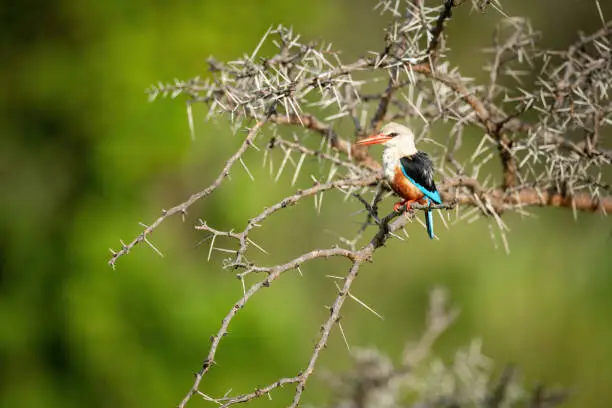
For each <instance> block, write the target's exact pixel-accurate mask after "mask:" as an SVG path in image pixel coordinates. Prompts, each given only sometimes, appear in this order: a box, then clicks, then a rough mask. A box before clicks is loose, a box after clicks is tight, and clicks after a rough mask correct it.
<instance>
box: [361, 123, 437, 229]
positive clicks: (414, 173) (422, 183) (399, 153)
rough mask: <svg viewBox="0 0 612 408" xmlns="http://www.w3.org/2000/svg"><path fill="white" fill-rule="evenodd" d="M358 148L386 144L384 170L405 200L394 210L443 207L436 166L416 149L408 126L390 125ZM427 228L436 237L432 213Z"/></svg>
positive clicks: (427, 212) (390, 183)
mask: <svg viewBox="0 0 612 408" xmlns="http://www.w3.org/2000/svg"><path fill="white" fill-rule="evenodd" d="M357 144H358V145H366V146H368V145H375V144H383V145H384V151H383V169H384V175H385V178H386V179H387V181H388V182H389V185H390V186H391V188H392V189H393V191H395V193H396V194H397V195H399V196H400V197H401V198H402V201H399V202H397V203H395V205H394V206H393V210H394V211H396V212H397V211H399V209H400V208H401V207H402V206H403V205H406V209H408V210H410V204H412V203H414V202H416V203H419V204H430V202H433V203H435V204H442V198H441V197H440V193H439V192H438V189H437V188H436V184H435V183H434V178H433V176H434V166H433V163H432V161H431V159H430V158H429V156H428V155H427V153H425V152H422V151H419V150H417V148H416V146H415V144H414V134H413V133H412V131H411V130H410V129H409V128H407V127H406V126H403V125H400V124H399V123H394V122H389V123H387V124H386V125H384V126H383V127H382V129H381V130H380V132H379V133H376V134H374V135H371V136H368V137H366V138H364V139H361V140H359V141H357ZM425 225H426V226H427V234H428V235H429V238H431V239H433V238H434V229H433V214H432V211H431V210H430V209H428V210H425Z"/></svg>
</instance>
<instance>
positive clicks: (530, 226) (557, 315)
mask: <svg viewBox="0 0 612 408" xmlns="http://www.w3.org/2000/svg"><path fill="white" fill-rule="evenodd" d="M506 3H511V2H509V1H507V2H506ZM591 3H593V4H591ZM372 6H373V3H372V2H369V1H365V0H361V1H351V0H342V1H339V0H338V1H333V2H332V1H324V0H313V1H311V2H308V4H306V3H305V2H296V1H293V2H292V1H280V0H266V1H259V2H255V1H246V0H244V1H239V0H226V1H199V2H198V1H180V2H173V3H172V2H162V1H156V2H145V1H142V0H140V1H129V2H123V1H108V2H97V3H96V2H74V1H58V2H54V3H53V4H52V2H40V3H38V2H35V1H30V2H22V3H19V2H14V3H11V4H6V5H3V10H2V11H0V16H1V17H0V18H1V19H2V21H0V22H1V23H2V24H1V25H0V27H1V28H0V30H1V31H2V46H1V48H0V57H1V58H0V59H1V60H2V61H3V62H2V64H0V78H1V79H0V107H1V109H0V131H1V137H0V180H1V182H2V187H3V194H2V195H1V196H0V209H1V211H0V243H1V246H0V250H1V252H0V268H1V269H0V324H1V326H2V328H1V329H0V405H1V406H3V407H4V406H6V407H16V406H20V407H41V406H45V407H60V406H61V407H81V406H92V407H94V406H96V407H128V406H159V407H168V406H175V405H176V404H177V403H178V401H179V400H180V399H181V398H182V397H183V395H184V393H185V392H186V391H187V389H188V387H190V386H191V383H192V379H193V377H192V372H193V371H196V370H197V369H198V366H199V364H200V362H201V361H202V360H203V358H204V357H205V355H206V353H207V351H208V345H209V336H210V335H212V334H213V333H214V332H216V330H217V329H218V326H219V324H220V322H221V319H222V317H223V316H224V315H225V313H226V311H227V310H228V309H229V307H230V306H231V304H232V303H233V302H234V301H235V300H236V299H237V298H238V297H239V296H240V294H241V291H242V289H241V287H240V284H239V282H237V281H236V279H235V278H234V276H233V275H232V274H230V273H228V272H225V271H222V270H221V268H220V265H221V261H222V258H223V254H222V253H216V254H214V256H213V259H212V260H211V261H210V262H207V255H208V245H207V244H206V243H204V244H202V245H198V242H199V241H201V240H202V239H203V238H204V237H203V236H202V234H199V233H197V232H196V231H193V228H192V226H193V224H194V223H195V222H196V220H197V219H198V218H200V217H201V218H205V219H207V220H208V221H209V223H211V225H215V226H218V227H219V228H232V227H236V228H240V227H242V226H244V220H246V219H248V217H250V216H253V215H255V214H257V213H258V212H259V211H261V209H262V208H263V207H264V206H266V205H270V204H273V203H274V202H276V201H277V200H278V199H280V198H282V197H283V196H285V195H287V194H288V193H289V192H290V191H291V189H290V187H289V186H288V184H289V183H288V182H289V180H290V177H291V176H290V175H289V174H286V175H284V176H283V177H282V178H281V182H279V183H277V184H275V183H273V181H272V179H271V178H270V177H269V175H268V174H267V173H266V171H264V169H262V168H261V166H260V165H259V164H260V162H261V157H260V156H259V155H257V154H254V153H249V155H247V161H249V163H250V164H251V166H250V167H251V169H252V171H253V173H254V176H255V177H256V183H251V182H250V180H249V178H248V177H247V175H246V174H245V173H244V172H242V171H241V170H240V169H239V168H237V170H235V171H234V173H233V178H232V180H231V181H230V182H228V183H227V184H226V185H224V186H223V187H222V188H221V189H219V190H218V191H217V192H215V194H214V195H213V196H211V197H210V198H209V199H207V200H206V201H205V202H202V203H200V204H198V205H196V206H194V207H193V208H192V209H191V211H190V214H189V218H188V219H187V222H185V223H182V222H181V221H180V219H178V218H176V219H172V220H169V221H168V222H167V223H166V224H165V225H163V226H162V227H161V228H160V229H159V230H158V231H156V232H155V234H153V236H152V239H153V240H154V242H155V244H156V245H157V246H158V247H159V248H160V249H162V251H163V252H164V255H165V257H164V258H160V257H159V256H157V255H156V254H155V253H154V252H153V251H151V250H150V249H148V248H147V247H145V246H141V247H138V248H137V249H136V250H135V251H133V253H131V254H130V255H129V256H127V257H125V258H123V259H121V261H120V262H119V265H118V271H117V272H113V271H112V270H111V269H110V268H109V267H108V266H107V263H106V262H107V257H108V252H107V250H106V248H108V247H114V248H117V247H118V243H119V239H124V240H126V241H127V240H129V239H131V238H132V237H133V236H135V235H136V234H137V233H138V232H139V229H140V227H139V225H138V222H139V221H141V222H145V223H147V222H150V221H151V220H153V219H154V218H155V217H156V216H157V215H158V214H159V213H160V210H161V209H162V208H164V207H166V208H167V207H169V206H172V205H174V204H176V203H178V202H181V201H183V200H184V199H185V198H186V197H187V196H188V195H189V194H190V193H192V192H194V191H197V190H198V189H201V188H203V187H204V186H206V185H208V184H209V183H210V181H211V180H212V179H213V178H214V177H215V175H216V174H215V171H217V170H218V169H219V168H220V166H221V165H222V163H223V161H224V160H225V158H227V157H228V156H229V155H230V154H231V153H232V149H235V148H236V146H238V144H239V140H238V139H237V138H236V137H233V136H231V135H230V133H229V131H228V128H227V126H226V124H225V122H224V121H219V123H217V124H211V123H203V122H202V121H201V120H200V118H201V117H202V115H196V116H197V118H198V121H197V123H196V139H195V141H192V140H191V139H190V135H189V129H188V125H187V119H186V114H185V107H184V105H183V104H182V103H181V101H180V100H160V101H158V102H156V103H154V104H149V103H147V101H146V95H145V93H144V90H145V89H146V88H147V87H148V86H149V85H150V84H152V83H156V82H158V81H171V80H172V79H173V78H175V77H176V78H189V77H192V76H196V75H202V74H203V73H204V72H205V69H206V62H205V59H206V57H208V56H209V55H215V56H216V57H217V58H218V59H220V60H228V59H232V58H237V57H240V56H241V55H242V53H244V52H246V51H248V50H251V49H252V48H253V47H254V46H255V45H256V44H257V42H258V41H259V38H260V36H261V35H262V34H263V33H264V32H265V30H266V29H267V27H269V26H270V25H273V24H278V23H283V24H286V25H292V26H293V27H294V28H295V29H296V31H298V32H300V33H302V34H303V36H304V37H305V38H307V39H326V40H330V41H332V42H333V43H334V44H335V47H336V49H342V50H344V53H343V54H342V58H343V59H345V60H346V61H350V60H351V58H354V57H357V56H359V55H361V54H363V53H364V52H365V51H366V50H369V49H378V48H379V47H380V39H381V28H382V27H383V26H384V24H385V21H384V18H381V17H379V16H378V15H377V14H376V13H372V12H371V7H372ZM604 8H606V9H607V10H604V12H607V13H608V14H612V8H610V7H609V6H608V5H604ZM551 10H554V18H552V17H551ZM506 11H507V12H508V13H510V14H528V15H529V16H530V17H531V18H532V20H533V22H534V24H535V26H536V27H537V28H539V29H541V30H542V31H544V32H545V33H546V34H545V42H546V43H548V44H553V45H556V46H559V47H561V46H563V45H566V44H568V42H570V41H571V40H572V38H573V37H574V35H575V33H576V32H577V30H582V31H585V32H589V31H593V30H594V27H598V24H599V19H598V16H597V11H596V8H595V6H594V2H590V1H572V0H546V1H544V0H542V1H540V2H533V1H526V0H521V1H514V2H512V4H508V5H507V9H506ZM498 19H499V15H498V14H497V13H495V12H493V11H490V12H489V13H488V14H486V15H481V14H478V13H473V14H471V15H470V13H469V10H468V7H463V8H462V9H459V10H457V12H456V14H455V20H453V21H452V22H451V24H450V27H449V32H450V33H451V35H452V37H453V39H452V48H453V54H452V61H453V62H454V63H456V64H458V65H459V66H461V67H462V72H464V73H465V74H469V75H474V76H477V77H479V78H485V74H484V73H482V72H481V70H480V66H481V62H482V59H480V56H479V54H476V53H475V51H474V46H473V44H478V46H479V47H480V46H481V45H484V44H485V40H483V39H484V38H488V36H490V33H491V28H492V26H493V24H494V23H495V22H496V21H497V20H498ZM199 113H201V112H199ZM215 136H220V137H219V138H216V137H215ZM276 160H277V162H278V161H280V160H281V158H280V157H276ZM300 183H301V185H302V186H307V185H308V184H309V181H308V179H307V178H306V177H304V178H302V179H301V180H300ZM342 198H343V197H342V196H341V195H340V194H338V193H331V194H330V195H329V196H327V197H326V199H325V204H324V206H323V210H322V212H321V214H320V215H316V212H315V211H314V210H313V207H312V201H306V202H303V203H300V204H299V205H298V206H296V207H295V208H292V209H291V210H290V211H286V212H284V214H278V215H277V216H276V217H275V218H273V219H271V220H270V223H269V225H268V230H267V232H261V233H258V234H259V235H257V238H258V242H260V243H261V244H262V245H263V246H264V247H265V248H266V249H267V250H268V251H269V252H271V254H270V255H269V256H261V257H260V258H259V259H261V260H262V261H263V262H265V263H273V262H278V261H282V260H284V259H289V257H290V256H292V255H294V254H298V253H299V252H300V251H303V250H304V249H310V248H316V247H323V246H325V245H328V246H329V245H331V244H333V243H334V241H335V239H336V238H335V237H334V235H332V234H328V233H325V232H323V231H325V230H326V229H329V230H333V231H337V232H341V233H346V234H349V233H351V232H354V231H355V229H356V228H357V223H356V222H357V220H358V219H359V218H358V217H349V216H346V217H344V216H342V217H339V216H338V214H348V213H351V212H353V211H356V210H357V209H358V208H359V206H358V204H356V203H344V202H343V201H342ZM386 205H390V203H387V204H386ZM535 214H536V215H537V218H533V217H532V218H526V219H521V218H520V217H518V216H509V217H508V218H507V219H506V221H507V223H508V225H509V226H510V228H511V229H512V231H511V233H510V234H509V240H510V247H511V250H512V253H511V255H509V256H507V255H506V254H505V253H504V251H503V250H501V249H495V247H494V245H493V244H492V242H491V240H490V238H489V232H488V227H487V221H486V220H480V221H477V222H475V223H473V224H467V223H459V224H457V225H453V226H452V227H451V228H450V229H448V230H446V229H444V228H443V227H442V225H441V223H440V222H438V232H439V236H440V241H433V242H431V241H429V240H427V239H425V238H424V237H425V234H424V232H423V231H421V230H418V229H417V230H416V231H415V232H413V233H412V234H411V238H412V239H410V240H408V241H405V242H399V241H393V242H391V243H390V244H389V245H388V247H386V248H383V249H382V250H380V251H378V252H377V253H376V255H375V263H374V264H372V265H367V266H366V267H364V270H363V272H362V273H361V274H360V276H359V280H358V281H357V282H356V284H355V288H354V290H355V293H356V294H357V295H358V296H359V297H360V298H362V299H363V300H364V301H366V302H367V303H368V304H370V305H373V306H374V307H375V308H376V309H377V311H378V312H379V313H381V314H382V315H384V316H385V320H384V321H381V320H378V319H376V318H375V317H374V316H373V315H372V314H370V313H368V312H367V311H365V310H363V309H362V308H360V307H359V306H358V305H356V304H350V303H349V304H348V305H347V309H346V312H345V315H344V317H343V327H344V330H345V331H346V334H347V337H348V339H349V341H350V342H351V344H353V345H355V346H356V345H363V346H377V347H379V348H381V349H382V350H384V351H385V352H387V353H389V354H390V355H393V356H399V354H400V353H401V349H402V347H403V344H404V342H405V341H407V340H413V339H415V338H416V337H417V336H418V334H419V331H420V330H421V329H422V327H423V321H424V311H425V307H426V303H427V302H426V298H427V292H428V291H429V290H430V289H431V288H432V287H434V286H436V285H443V286H446V287H448V288H449V289H450V291H451V294H452V296H453V298H454V299H455V301H456V303H457V305H458V306H459V307H460V308H461V310H462V314H461V317H460V318H459V320H458V323H457V324H456V326H454V327H453V328H452V329H451V330H450V331H449V333H448V334H447V335H446V336H445V337H444V338H443V339H442V341H441V343H440V344H439V345H438V347H437V349H436V351H437V352H439V353H440V354H441V355H443V356H449V355H450V354H451V353H452V351H453V350H455V349H457V348H458V347H459V346H462V345H465V344H467V343H468V342H469V340H470V339H471V338H474V337H481V338H482V339H483V341H484V345H485V353H487V354H488V355H489V356H490V357H492V358H494V359H495V360H496V361H497V362H498V363H499V364H500V365H501V364H505V363H516V364H517V365H518V366H520V367H521V369H522V370H523V372H524V374H525V376H526V377H527V379H528V380H529V381H531V382H532V383H533V384H535V383H537V382H540V381H542V382H544V383H547V384H551V385H562V386H571V387H573V388H574V389H575V390H576V394H575V396H574V398H573V400H572V406H576V407H578V406H590V407H595V406H602V407H603V406H609V403H608V402H609V401H610V400H612V388H610V387H609V381H610V379H611V378H612V321H611V320H610V310H611V308H612V300H611V299H612V251H611V247H610V243H611V242H610V227H611V224H610V221H609V220H608V219H606V218H603V217H601V216H600V215H592V214H580V216H579V218H578V220H577V222H576V221H574V219H573V217H572V214H571V212H570V211H565V210H537V211H535ZM415 227H416V226H413V229H414V228H415ZM346 267H347V263H346V262H343V261H340V260H329V261H317V262H315V263H313V264H312V265H305V266H304V267H303V272H304V277H299V275H297V274H296V273H290V274H288V275H287V276H285V277H284V278H283V279H281V280H279V281H278V282H277V283H275V284H274V285H273V286H272V287H271V288H270V289H268V290H267V291H268V293H266V294H265V295H260V296H256V297H254V298H253V300H252V302H251V303H250V304H249V306H248V307H247V308H246V309H245V310H244V311H241V312H240V314H241V316H240V317H239V318H238V319H237V320H236V321H235V323H234V324H233V326H232V329H231V333H230V335H229V336H228V337H227V338H226V339H225V340H224V342H223V344H222V347H221V348H220V350H219V353H218V355H217V361H218V363H219V365H218V366H217V367H215V368H214V369H213V370H212V371H211V373H210V374H211V375H210V376H209V377H207V378H206V380H205V382H204V387H203V389H204V390H205V391H206V392H208V393H210V394H213V395H219V394H223V393H224V392H225V391H227V389H229V388H232V389H233V391H234V392H244V391H250V390H252V389H254V388H255V387H256V386H258V385H265V384H267V383H269V382H270V381H273V380H275V379H276V378H277V377H278V376H292V375H295V374H296V373H297V372H298V370H300V369H301V368H302V367H303V366H304V365H305V363H306V361H307V358H308V355H309V352H310V350H311V347H312V345H313V342H314V341H315V339H316V333H317V330H318V326H319V325H320V324H321V322H322V320H323V319H324V318H325V316H326V314H327V313H328V312H327V311H326V309H325V308H324V307H323V306H324V305H326V304H329V303H330V302H331V301H332V300H333V297H334V291H335V288H334V286H333V283H332V281H330V280H329V279H328V278H325V275H326V274H332V275H333V274H342V273H344V272H345V271H346ZM348 362H349V356H348V353H347V352H346V349H345V348H344V345H343V341H342V339H341V337H340V336H339V334H338V333H337V332H334V333H333V336H332V339H331V342H330V347H329V350H328V351H325V352H324V354H323V356H322V358H321V360H320V365H321V366H325V367H327V368H329V369H333V370H339V369H342V368H346V367H347V366H348ZM324 389H325V384H324V383H323V382H322V381H320V380H318V379H317V378H314V379H313V380H312V384H311V386H310V385H309V387H308V390H307V393H306V395H305V400H306V401H311V402H321V401H322V399H323V398H324V393H323V391H322V390H324ZM290 391H291V390H285V391H282V392H279V393H278V394H275V395H274V400H273V401H272V402H271V403H270V404H271V405H273V406H284V405H285V402H286V398H287V397H288V393H290ZM192 405H193V406H204V405H205V404H204V403H203V402H200V401H197V400H194V403H193V404H192Z"/></svg>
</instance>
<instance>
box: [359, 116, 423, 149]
mask: <svg viewBox="0 0 612 408" xmlns="http://www.w3.org/2000/svg"><path fill="white" fill-rule="evenodd" d="M357 144H360V145H373V144H384V146H385V150H393V151H394V153H395V155H396V156H397V157H402V156H411V155H413V154H415V153H416V152H417V149H416V146H415V145H414V134H413V133H412V131H411V130H410V129H408V128H407V127H406V126H404V125H400V124H399V123H395V122H389V123H387V124H386V125H385V126H383V127H382V129H381V130H380V132H379V133H377V134H375V135H372V136H368V137H366V138H365V139H361V140H359V141H358V142H357Z"/></svg>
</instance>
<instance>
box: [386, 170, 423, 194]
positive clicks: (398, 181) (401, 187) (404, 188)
mask: <svg viewBox="0 0 612 408" xmlns="http://www.w3.org/2000/svg"><path fill="white" fill-rule="evenodd" d="M391 187H392V188H393V190H394V191H395V192H396V193H397V194H398V195H399V196H400V197H402V198H403V199H404V200H410V201H420V200H421V199H422V198H423V197H424V194H423V193H422V192H421V190H419V189H418V188H417V186H415V185H414V184H412V183H411V182H410V180H408V179H407V178H406V176H404V173H403V172H402V169H400V168H399V166H397V167H396V168H395V174H394V175H393V181H392V182H391Z"/></svg>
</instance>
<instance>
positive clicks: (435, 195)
mask: <svg viewBox="0 0 612 408" xmlns="http://www.w3.org/2000/svg"><path fill="white" fill-rule="evenodd" d="M402 172H403V173H404V176H406V178H407V179H408V180H410V182H411V183H412V184H414V185H415V186H416V188H418V189H419V190H421V193H423V194H425V197H427V198H429V199H431V201H433V202H434V203H436V204H441V203H442V198H441V197H440V193H439V192H438V190H434V191H430V190H428V189H426V188H425V187H423V186H422V185H420V184H419V183H417V182H416V181H414V179H413V178H412V177H410V176H409V175H407V174H406V172H405V171H404V167H403V166H402Z"/></svg>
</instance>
